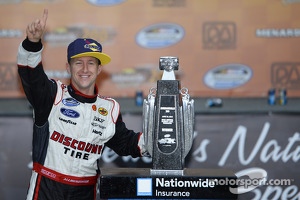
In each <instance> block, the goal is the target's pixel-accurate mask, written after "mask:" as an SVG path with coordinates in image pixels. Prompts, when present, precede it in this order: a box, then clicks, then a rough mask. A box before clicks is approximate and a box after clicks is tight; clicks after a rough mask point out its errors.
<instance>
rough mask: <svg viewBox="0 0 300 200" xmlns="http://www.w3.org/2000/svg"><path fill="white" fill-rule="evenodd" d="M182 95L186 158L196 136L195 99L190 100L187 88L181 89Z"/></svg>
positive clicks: (184, 153)
mask: <svg viewBox="0 0 300 200" xmlns="http://www.w3.org/2000/svg"><path fill="white" fill-rule="evenodd" d="M180 93H181V96H182V118H183V120H182V127H183V143H184V148H183V150H184V152H183V155H184V158H185V157H186V156H187V154H188V153H189V151H190V149H191V148H192V144H193V137H194V119H195V117H194V115H195V114H194V100H193V99H191V100H190V95H189V94H188V89H187V88H182V89H181V90H180Z"/></svg>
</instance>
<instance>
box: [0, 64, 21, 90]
mask: <svg viewBox="0 0 300 200" xmlns="http://www.w3.org/2000/svg"><path fill="white" fill-rule="evenodd" d="M17 80H18V78H17V68H16V64H13V63H0V90H2V91H4V90H5V91H8V90H9V91H11V90H16V89H17V88H18V81H17Z"/></svg>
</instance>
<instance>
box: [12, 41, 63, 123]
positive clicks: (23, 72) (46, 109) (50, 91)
mask: <svg viewBox="0 0 300 200" xmlns="http://www.w3.org/2000/svg"><path fill="white" fill-rule="evenodd" d="M22 46H23V48H24V49H26V50H27V51H30V52H38V51H40V50H41V49H42V43H41V42H37V43H34V42H30V41H29V40H28V39H25V40H24V41H23V43H22ZM18 73H19V76H20V79H21V82H22V86H23V89H24V92H25V95H26V97H27V99H28V101H29V103H30V104H31V105H32V107H33V109H34V117H35V124H36V125H38V126H42V125H44V124H45V123H46V122H47V120H48V116H49V114H50V111H51V108H52V105H53V102H54V99H55V95H56V91H57V84H56V82H55V81H53V80H49V79H48V77H47V75H46V74H45V72H44V69H43V65H42V62H40V63H39V64H38V66H36V67H35V68H31V67H29V66H19V67H18Z"/></svg>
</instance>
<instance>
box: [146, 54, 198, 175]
mask: <svg viewBox="0 0 300 200" xmlns="http://www.w3.org/2000/svg"><path fill="white" fill-rule="evenodd" d="M178 68H179V59H178V58H177V57H160V59H159V69H160V70H163V76H162V79H161V80H158V81H157V88H151V89H150V92H149V95H148V98H147V99H144V103H143V119H144V121H143V133H144V134H145V143H146V147H147V150H148V152H149V154H150V155H151V157H152V164H153V167H152V169H151V174H160V173H162V174H165V173H167V174H170V173H175V174H181V173H183V171H182V170H183V168H184V159H185V157H186V155H187V154H188V152H189V151H190V149H191V146H192V142H193V133H194V100H193V99H190V96H189V94H188V89H187V88H181V89H180V83H179V81H178V80H175V73H174V70H178Z"/></svg>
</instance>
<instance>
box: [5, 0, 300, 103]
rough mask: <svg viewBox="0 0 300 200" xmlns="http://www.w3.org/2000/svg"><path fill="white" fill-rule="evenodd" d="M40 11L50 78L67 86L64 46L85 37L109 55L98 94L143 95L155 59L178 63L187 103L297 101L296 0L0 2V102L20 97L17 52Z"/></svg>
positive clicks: (299, 21) (154, 74)
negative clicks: (190, 99)
mask: <svg viewBox="0 0 300 200" xmlns="http://www.w3.org/2000/svg"><path fill="white" fill-rule="evenodd" d="M44 8H47V9H48V10H49V16H48V21H47V30H46V33H45V35H44V37H43V42H44V53H43V56H44V57H43V63H44V66H45V70H46V73H47V74H48V76H49V78H53V79H59V80H61V81H63V82H65V83H68V78H69V74H67V72H66V70H65V63H66V48H67V45H68V44H69V43H70V42H71V41H73V40H74V39H75V38H77V37H92V38H94V39H97V40H99V41H100V42H101V43H102V44H103V49H104V52H106V53H107V54H109V55H110V56H111V57H112V62H111V63H110V64H108V65H107V66H105V67H104V70H103V72H102V74H101V75H100V76H99V80H98V82H97V84H98V86H99V88H100V92H101V94H102V95H103V96H112V97H133V96H134V95H135V94H136V91H143V92H144V94H148V91H149V89H150V88H151V87H153V86H155V85H156V81H157V80H158V79H160V78H161V75H162V72H161V71H160V70H158V65H159V58H160V57H162V56H175V57H178V58H179V63H180V66H179V70H178V71H177V72H176V75H177V78H178V79H180V80H181V84H182V86H183V87H187V88H188V89H189V92H190V94H191V95H192V96H194V97H196V96H201V97H204V96H223V97H265V96H266V95H267V93H268V90H269V89H270V88H275V89H281V88H285V89H286V90H287V91H288V95H289V96H290V97H299V96H300V87H299V85H300V84H299V82H300V75H299V74H300V57H299V46H300V12H299V10H300V1H299V0H226V1H225V0H0V15H1V17H0V49H1V53H0V97H9V98H10V97H24V93H23V91H22V89H21V87H20V82H19V79H18V76H17V69H16V54H17V49H18V46H19V44H20V42H22V40H23V39H24V37H25V28H26V26H27V24H28V23H30V22H32V21H33V20H35V19H36V18H38V17H40V16H41V15H42V13H43V9H44Z"/></svg>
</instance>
